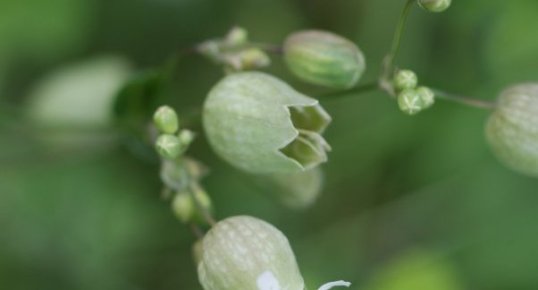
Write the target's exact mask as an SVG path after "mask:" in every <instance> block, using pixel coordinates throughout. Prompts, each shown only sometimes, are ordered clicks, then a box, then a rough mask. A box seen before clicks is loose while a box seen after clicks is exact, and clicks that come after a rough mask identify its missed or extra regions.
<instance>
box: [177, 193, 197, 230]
mask: <svg viewBox="0 0 538 290" xmlns="http://www.w3.org/2000/svg"><path fill="white" fill-rule="evenodd" d="M195 209H196V205H195V204H194V203H193V200H192V198H191V196H190V194H189V193H188V192H179V193H177V194H176V196H175V197H174V199H173V200H172V211H173V212H174V214H175V215H176V217H177V218H178V219H179V220H180V221H181V222H183V223H186V222H188V221H190V220H191V219H192V217H193V216H194V213H195Z"/></svg>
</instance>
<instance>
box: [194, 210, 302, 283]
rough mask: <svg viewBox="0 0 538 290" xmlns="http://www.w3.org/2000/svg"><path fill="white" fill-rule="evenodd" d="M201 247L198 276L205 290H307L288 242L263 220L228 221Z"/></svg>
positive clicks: (206, 239)
mask: <svg viewBox="0 0 538 290" xmlns="http://www.w3.org/2000/svg"><path fill="white" fill-rule="evenodd" d="M202 243H203V244H202V247H201V248H202V254H201V258H200V259H199V261H200V262H199V263H198V276H199V280H200V283H201V284H202V286H203V288H204V290H238V289H259V290H272V289H290V290H292V289H293V290H303V289H304V281H303V277H302V276H301V273H300V272H299V267H298V266H297V262H296V260H295V255H294V253H293V251H292V249H291V247H290V244H289V242H288V240H287V238H286V237H285V236H284V234H282V232H280V231H279V230H278V229H276V228H275V227H274V226H272V225H270V224H268V223H266V222H264V221H262V220H259V219H257V218H253V217H249V216H236V217H231V218H227V219H225V220H222V221H220V222H218V223H217V224H216V225H215V226H213V228H212V229H211V230H210V231H209V232H208V233H207V234H206V236H205V237H204V239H203V242H202Z"/></svg>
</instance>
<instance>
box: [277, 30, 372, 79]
mask: <svg viewBox="0 0 538 290" xmlns="http://www.w3.org/2000/svg"><path fill="white" fill-rule="evenodd" d="M284 59H285V61H286V64H287V66H288V68H289V69H290V70H291V72H293V73H294V74H295V75H296V76H297V77H298V78H300V79H301V80H303V81H305V82H308V83H311V84H315V85H320V86H325V87H329V88H335V89H347V88H351V87H353V86H355V85H356V84H357V82H358V81H359V79H360V78H361V76H362V75H363V73H364V71H365V69H366V61H365V59H364V56H363V54H362V52H361V51H360V49H359V48H358V47H357V46H356V45H355V44H354V43H353V42H351V41H349V40H347V39H345V38H343V37H341V36H339V35H336V34H334V33H331V32H326V31H317V30H310V31H300V32H296V33H293V34H291V35H290V36H289V37H288V38H287V39H286V41H285V43H284Z"/></svg>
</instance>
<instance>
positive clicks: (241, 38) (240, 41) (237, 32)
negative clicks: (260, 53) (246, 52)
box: [224, 26, 248, 47]
mask: <svg viewBox="0 0 538 290" xmlns="http://www.w3.org/2000/svg"><path fill="white" fill-rule="evenodd" d="M247 41H248V31H247V30H246V29H245V28H243V27H239V26H235V27H233V28H232V29H231V30H230V31H229V32H228V34H227V35H226V37H225V39H224V42H225V43H226V45H228V46H231V47H238V46H241V45H244V44H246V43H247Z"/></svg>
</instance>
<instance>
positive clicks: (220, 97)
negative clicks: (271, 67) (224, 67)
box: [203, 72, 331, 173]
mask: <svg viewBox="0 0 538 290" xmlns="http://www.w3.org/2000/svg"><path fill="white" fill-rule="evenodd" d="M330 121H331V118H330V116H329V115H328V114H327V113H326V112H325V110H323V108H322V107H321V106H320V105H319V103H318V101H317V100H315V99H312V98H309V97H307V96H305V95H302V94H300V93H298V92H297V91H295V90H294V89H293V88H291V87H290V86H289V85H287V84H286V83H284V82H283V81H281V80H279V79H277V78H275V77H273V76H270V75H268V74H265V73H260V72H243V73H236V74H231V75H228V76H226V77H225V78H224V79H223V80H221V81H220V82H219V83H218V84H217V85H216V86H215V87H214V88H213V89H212V90H211V91H210V93H209V95H208V97H207V99H206V101H205V104H204V111H203V124H204V128H205V133H206V134H207V137H208V140H209V143H210V144H211V146H212V147H213V149H214V150H215V151H216V153H217V154H219V155H220V156H221V157H222V158H223V159H225V160H227V161H228V162H229V163H231V164H232V165H234V166H236V167H237V168H240V169H243V170H245V171H248V172H251V173H278V172H280V173H285V172H299V171H302V170H305V169H309V168H314V167H315V166H317V165H318V164H320V163H322V162H325V161H326V160H327V154H326V151H328V150H330V147H329V145H328V144H327V143H326V142H325V140H324V139H323V137H322V136H321V133H323V131H324V130H325V128H326V127H327V125H328V124H329V123H330Z"/></svg>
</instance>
